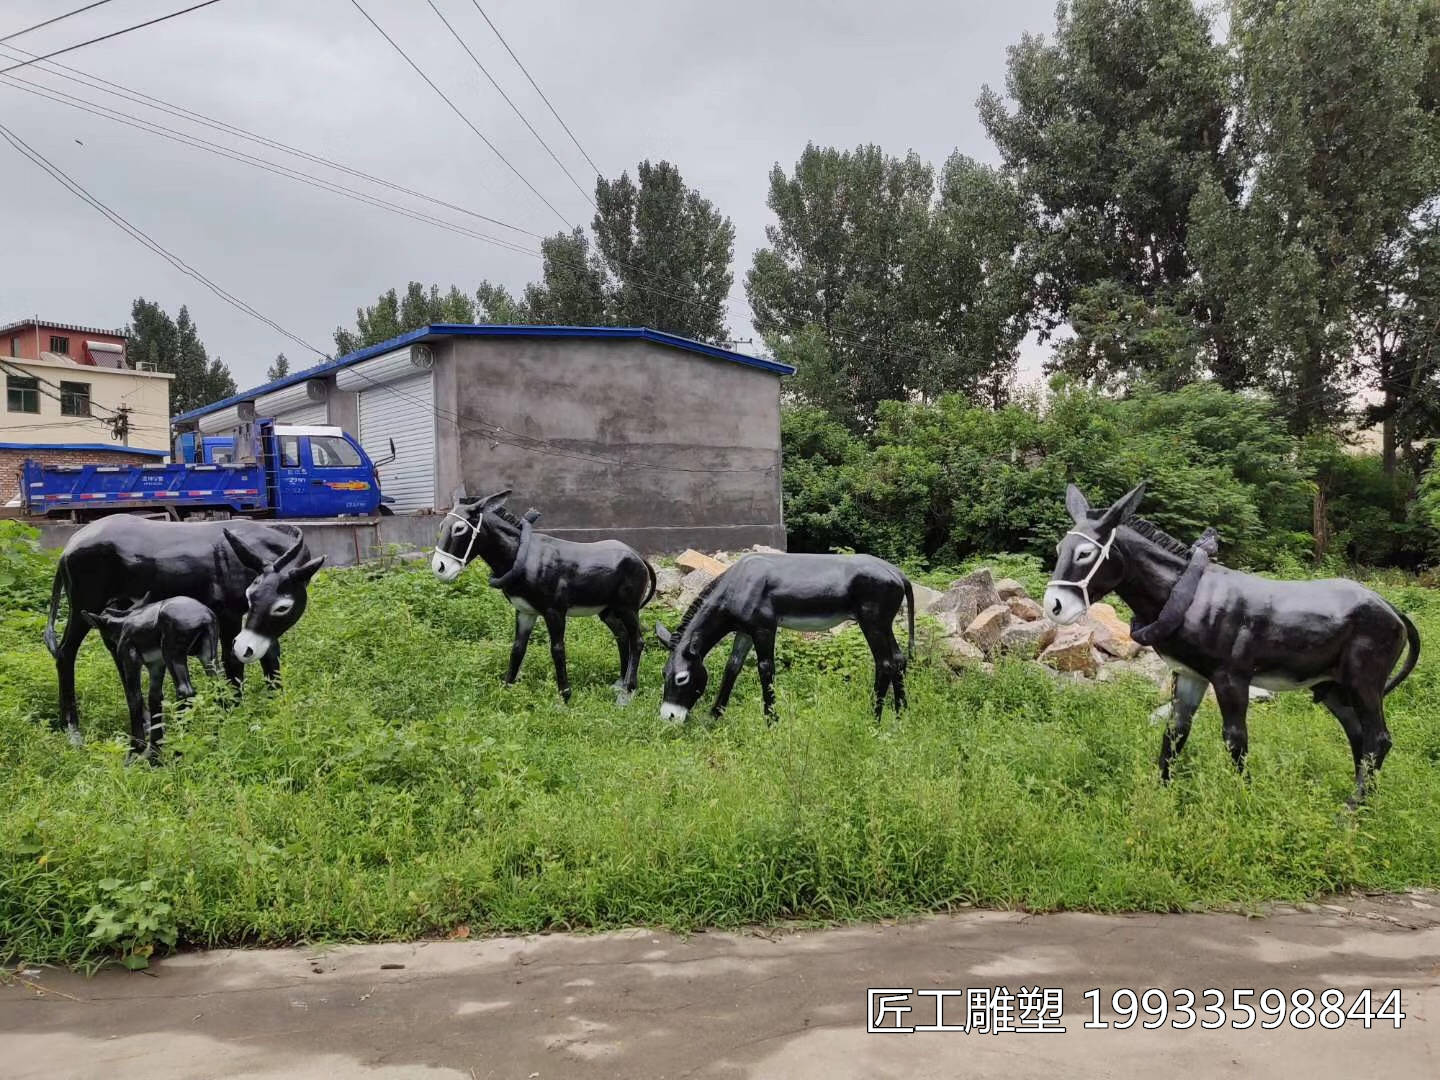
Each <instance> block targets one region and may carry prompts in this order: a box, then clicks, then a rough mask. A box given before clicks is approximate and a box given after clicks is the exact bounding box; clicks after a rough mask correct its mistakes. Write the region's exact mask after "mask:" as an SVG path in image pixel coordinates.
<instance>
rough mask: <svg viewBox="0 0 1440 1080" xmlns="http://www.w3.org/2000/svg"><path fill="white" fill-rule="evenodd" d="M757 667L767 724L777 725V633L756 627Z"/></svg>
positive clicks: (754, 636) (754, 635) (753, 635)
mask: <svg viewBox="0 0 1440 1080" xmlns="http://www.w3.org/2000/svg"><path fill="white" fill-rule="evenodd" d="M751 636H752V638H753V639H754V642H755V666H756V667H758V668H759V669H760V697H761V699H762V700H763V701H764V702H765V722H766V723H767V724H773V723H775V631H774V630H772V629H770V628H768V627H766V628H763V629H762V628H760V627H756V629H755V631H754V633H753V634H752V635H751Z"/></svg>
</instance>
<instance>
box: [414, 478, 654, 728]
mask: <svg viewBox="0 0 1440 1080" xmlns="http://www.w3.org/2000/svg"><path fill="white" fill-rule="evenodd" d="M509 496H510V490H509V489H508V488H507V489H506V490H504V491H500V492H497V493H495V494H494V495H488V496H484V497H482V498H477V499H467V498H465V497H464V496H463V495H461V496H459V497H458V498H457V499H456V501H455V506H454V507H453V508H452V509H451V510H450V512H449V513H448V514H446V515H445V521H444V523H443V524H442V525H441V526H440V536H439V538H438V539H437V540H436V542H435V551H434V553H433V554H432V556H431V559H430V568H431V569H432V570H433V571H434V573H435V576H436V577H438V578H439V579H440V580H441V581H454V580H455V579H456V578H457V577H459V576H460V572H461V571H462V570H464V569H465V567H466V566H468V565H469V564H470V563H471V562H473V561H474V560H475V559H477V558H479V559H483V560H484V562H485V563H486V564H487V565H488V566H489V567H490V571H491V575H492V576H491V579H490V582H491V584H492V585H494V586H495V587H496V588H498V589H500V591H501V592H502V593H504V595H505V599H506V600H508V601H509V602H510V606H511V607H513V608H514V609H515V641H514V644H513V645H512V646H511V647H510V669H509V671H508V672H506V675H505V682H506V683H507V684H509V683H513V682H514V681H515V680H516V678H517V677H518V676H519V674H520V665H521V663H522V662H523V661H524V659H525V650H526V648H527V647H528V646H529V644H530V632H531V631H532V630H533V629H534V628H535V620H536V619H544V620H545V629H546V630H547V631H549V634H550V656H551V659H552V660H553V661H554V662H555V683H556V685H557V686H558V687H559V689H560V696H561V697H562V698H563V699H564V700H566V701H569V700H570V676H569V674H568V673H567V671H566V668H565V620H566V619H567V618H569V617H570V616H571V615H598V616H599V617H600V620H601V622H603V623H604V624H605V625H606V626H608V627H609V628H610V632H611V633H612V634H614V635H615V643H616V645H617V646H618V647H619V650H620V678H619V680H618V681H617V682H616V683H615V690H616V692H617V696H616V702H617V703H618V704H622V705H623V704H626V703H628V702H629V700H630V696H631V695H632V694H634V692H635V688H636V687H637V686H638V685H639V672H640V652H641V650H642V649H643V648H644V640H643V638H642V637H641V635H640V609H641V608H642V607H644V606H645V605H646V604H648V603H649V602H650V600H651V598H652V597H653V596H654V595H655V571H654V569H653V568H652V567H651V566H650V564H649V563H647V562H646V561H645V560H644V559H642V558H641V557H640V555H639V553H637V552H636V551H635V550H634V549H633V548H631V547H629V546H628V545H626V544H622V543H621V542H620V541H618V540H600V541H597V542H595V543H589V544H583V543H577V542H575V541H573V540H561V539H559V538H558V537H554V536H550V535H548V534H546V533H541V532H534V531H533V528H532V526H533V523H534V521H535V519H536V518H538V517H539V514H538V513H536V512H534V511H531V512H530V513H528V514H526V515H525V517H524V518H523V519H521V518H517V517H516V516H515V515H514V514H512V513H510V512H509V511H508V510H506V509H505V500H506V499H507V498H509Z"/></svg>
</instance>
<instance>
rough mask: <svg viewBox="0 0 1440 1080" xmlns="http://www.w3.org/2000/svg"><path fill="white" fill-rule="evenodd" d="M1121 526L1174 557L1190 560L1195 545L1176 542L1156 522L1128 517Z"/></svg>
mask: <svg viewBox="0 0 1440 1080" xmlns="http://www.w3.org/2000/svg"><path fill="white" fill-rule="evenodd" d="M1121 524H1123V525H1125V526H1126V527H1127V528H1129V529H1132V530H1133V531H1135V532H1137V533H1139V534H1140V535H1141V536H1143V537H1144V538H1145V539H1146V540H1149V541H1150V542H1151V543H1154V544H1158V545H1159V546H1160V547H1162V548H1164V549H1165V550H1166V551H1168V552H1170V554H1172V555H1179V556H1181V557H1182V558H1186V559H1188V558H1189V557H1190V551H1191V549H1192V548H1193V547H1194V545H1193V544H1187V543H1185V542H1183V541H1181V540H1176V539H1175V537H1173V536H1171V535H1170V534H1169V533H1167V532H1166V531H1165V530H1164V529H1162V528H1160V526H1158V525H1156V524H1155V523H1154V522H1151V521H1146V520H1145V519H1144V518H1142V517H1133V516H1132V517H1128V518H1126V519H1125V520H1124V521H1123V522H1121Z"/></svg>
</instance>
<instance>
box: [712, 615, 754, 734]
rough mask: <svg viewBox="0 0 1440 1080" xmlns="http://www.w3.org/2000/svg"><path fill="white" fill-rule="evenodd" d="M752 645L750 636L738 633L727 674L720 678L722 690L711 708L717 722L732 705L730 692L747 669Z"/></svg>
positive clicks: (727, 666)
mask: <svg viewBox="0 0 1440 1080" xmlns="http://www.w3.org/2000/svg"><path fill="white" fill-rule="evenodd" d="M751 644H752V642H751V641H750V637H749V635H747V634H741V633H736V635H735V642H734V644H732V645H731V646H730V659H729V660H727V661H726V662H725V674H724V675H722V676H721V677H720V689H719V691H718V692H717V693H716V694H715V704H714V705H712V706H711V707H710V715H711V716H713V717H715V719H717V720H718V719H720V717H722V716H723V715H725V708H726V706H728V705H729V704H730V692H731V691H732V690H734V689H735V680H736V679H738V678H739V677H740V671H741V669H742V668H744V667H745V658H746V657H747V656H749V655H750V646H751Z"/></svg>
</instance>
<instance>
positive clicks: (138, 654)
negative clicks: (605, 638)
mask: <svg viewBox="0 0 1440 1080" xmlns="http://www.w3.org/2000/svg"><path fill="white" fill-rule="evenodd" d="M81 617H82V618H84V619H85V620H86V621H87V622H88V623H89V624H90V625H91V626H93V627H95V629H96V630H98V631H99V633H100V637H101V640H103V641H104V642H105V645H106V647H107V648H108V649H109V650H110V655H111V656H113V657H114V658H115V664H116V666H117V667H118V668H119V669H120V682H121V685H122V686H124V688H125V702H126V704H127V705H128V706H129V707H130V749H131V751H132V752H134V753H135V754H137V755H140V756H142V757H146V758H149V759H150V760H151V761H152V762H153V761H155V760H156V758H157V757H158V756H159V753H160V747H161V744H162V743H163V742H164V741H165V711H164V689H165V673H166V671H169V673H170V679H171V681H172V682H174V684H175V696H176V698H178V699H179V701H180V702H181V703H182V704H183V703H184V702H187V701H189V700H190V699H191V698H192V697H194V696H195V687H194V686H193V685H192V684H191V682H190V657H192V656H197V657H199V658H200V663H201V665H202V666H203V667H204V668H205V671H206V673H207V674H209V675H215V674H216V673H217V672H218V671H219V663H218V660H219V651H220V630H219V627H218V626H217V624H216V621H215V613H214V612H213V611H211V610H210V609H209V608H208V607H206V606H205V605H204V604H202V603H201V602H200V601H199V600H194V599H191V598H190V597H188V596H172V597H170V598H169V599H168V600H161V601H158V602H157V603H153V604H152V603H150V598H149V597H148V596H147V597H145V598H144V599H142V600H141V601H140V602H139V603H138V604H136V605H135V606H134V607H131V608H127V609H124V610H121V609H118V608H106V609H105V610H104V611H102V612H99V613H96V612H90V611H84V612H81ZM142 669H143V670H145V671H146V672H148V673H149V677H150V695H149V702H148V707H147V702H146V700H145V698H144V697H142V696H141V693H140V673H141V670H142Z"/></svg>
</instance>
